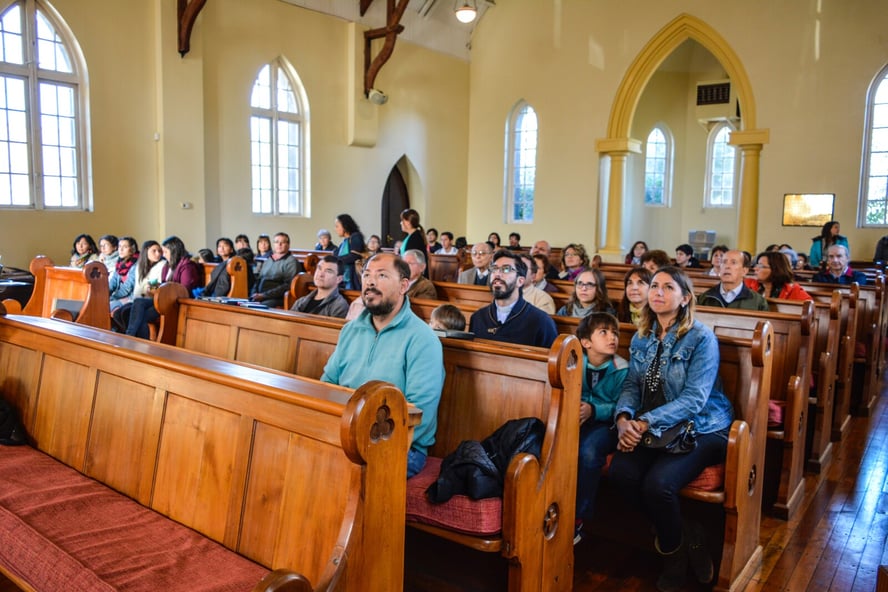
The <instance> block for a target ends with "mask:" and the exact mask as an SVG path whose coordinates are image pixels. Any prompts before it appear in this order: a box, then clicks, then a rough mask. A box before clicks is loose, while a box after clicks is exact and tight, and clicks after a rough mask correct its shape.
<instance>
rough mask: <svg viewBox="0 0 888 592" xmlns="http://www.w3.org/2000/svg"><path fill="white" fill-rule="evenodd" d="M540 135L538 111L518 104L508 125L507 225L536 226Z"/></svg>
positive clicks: (522, 103) (510, 115)
mask: <svg viewBox="0 0 888 592" xmlns="http://www.w3.org/2000/svg"><path fill="white" fill-rule="evenodd" d="M537 133H538V128H537V116H536V111H534V110H533V107H531V106H530V105H528V104H527V103H526V102H525V101H519V102H518V104H517V105H515V107H514V108H513V109H512V112H511V113H510V114H509V120H508V121H507V122H506V167H505V168H506V182H505V187H506V195H505V205H506V222H510V223H521V222H526V223H530V222H533V197H534V191H535V187H536V153H537Z"/></svg>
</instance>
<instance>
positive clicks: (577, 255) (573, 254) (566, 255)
mask: <svg viewBox="0 0 888 592" xmlns="http://www.w3.org/2000/svg"><path fill="white" fill-rule="evenodd" d="M564 256H565V257H579V256H580V254H579V253H574V252H573V251H567V252H566V253H565V254H564Z"/></svg>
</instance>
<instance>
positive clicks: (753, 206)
mask: <svg viewBox="0 0 888 592" xmlns="http://www.w3.org/2000/svg"><path fill="white" fill-rule="evenodd" d="M688 39H693V40H694V41H696V42H697V43H699V44H700V45H702V46H703V47H705V48H706V49H707V50H709V52H710V53H712V55H714V56H715V57H716V58H717V59H718V61H719V62H720V63H721V65H722V66H723V67H724V69H725V71H726V72H727V74H728V77H729V78H730V79H731V84H732V85H734V88H735V89H736V91H737V98H738V100H739V102H740V110H741V112H742V118H741V122H740V126H741V131H739V132H734V133H733V134H731V143H732V144H733V145H735V146H738V147H739V148H740V158H741V167H740V168H741V170H740V182H739V191H738V194H739V196H740V204H739V211H738V214H739V215H738V227H737V245H738V247H739V248H741V249H746V250H749V251H754V250H755V239H756V236H755V235H756V232H755V226H756V219H757V216H758V182H759V153H760V152H761V149H762V145H763V144H767V143H768V139H769V133H768V132H769V130H759V129H756V106H755V99H754V98H753V96H752V85H751V84H750V82H749V77H748V76H747V74H746V70H745V68H744V67H743V63H742V62H741V61H740V59H739V58H738V57H737V54H735V53H734V51H733V50H732V49H731V47H730V46H729V45H728V43H727V42H726V41H725V40H724V38H722V36H721V35H719V34H718V33H717V32H716V31H715V29H713V28H712V27H710V26H709V25H707V24H706V23H704V22H703V21H701V20H700V19H698V18H696V17H693V16H691V15H689V14H681V15H679V16H678V17H676V18H675V19H674V20H673V21H672V22H670V23H669V24H667V25H666V26H665V27H663V28H662V29H661V30H660V31H659V32H658V33H657V34H656V35H654V37H653V38H652V39H651V40H650V41H649V42H648V44H647V45H646V46H645V47H644V49H642V51H641V53H639V54H638V57H636V58H635V60H634V61H633V62H632V65H631V66H630V67H629V69H628V70H627V71H626V74H625V76H624V77H623V81H622V82H621V83H620V87H619V89H618V90H617V94H616V97H615V100H614V104H613V108H612V109H611V114H610V120H609V121H608V126H607V138H604V139H601V140H599V141H598V145H597V146H598V151H599V152H600V153H601V154H602V156H608V157H610V158H611V162H612V165H617V166H616V168H614V167H613V166H612V167H611V178H610V179H609V181H608V183H607V187H608V189H607V199H606V200H602V202H601V203H602V204H606V205H603V206H602V208H601V212H600V213H601V215H602V218H603V219H606V220H607V223H606V232H605V240H604V244H603V249H602V251H603V252H605V253H608V254H610V253H611V252H613V253H615V254H619V253H622V251H623V247H624V245H623V244H622V243H623V241H622V236H621V227H622V223H621V222H622V220H621V218H622V209H623V208H622V205H623V197H624V192H625V178H623V174H624V167H623V166H620V164H621V163H625V157H626V155H627V154H628V153H629V152H640V146H641V142H639V141H637V140H633V139H632V138H631V132H632V120H633V118H634V116H635V109H636V107H637V106H638V102H639V100H641V95H642V93H643V92H644V89H645V86H647V83H648V82H649V81H650V79H651V77H652V76H653V75H654V73H655V72H656V71H657V68H659V67H660V64H662V63H663V60H665V59H666V58H667V57H669V55H670V54H671V53H672V52H673V51H675V49H676V48H677V47H678V46H679V45H681V44H682V43H684V42H685V41H687V40H688Z"/></svg>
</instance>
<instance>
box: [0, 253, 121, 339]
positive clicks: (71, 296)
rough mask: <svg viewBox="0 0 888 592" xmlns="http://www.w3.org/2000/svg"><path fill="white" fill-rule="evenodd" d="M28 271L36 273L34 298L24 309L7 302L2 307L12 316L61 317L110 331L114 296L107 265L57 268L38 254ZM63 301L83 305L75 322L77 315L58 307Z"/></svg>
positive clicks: (97, 263) (32, 295)
mask: <svg viewBox="0 0 888 592" xmlns="http://www.w3.org/2000/svg"><path fill="white" fill-rule="evenodd" d="M29 270H30V271H31V273H32V274H34V292H33V293H32V294H31V299H30V300H28V304H26V305H25V306H24V308H22V307H21V305H19V303H18V302H16V301H15V300H11V299H9V300H4V301H3V306H4V307H5V308H6V310H7V311H9V313H10V314H25V315H28V316H39V317H47V318H49V317H58V318H61V319H64V320H69V321H70V320H74V322H76V323H78V324H81V325H89V326H91V327H98V328H100V329H110V328H111V308H110V298H111V296H110V293H109V291H108V269H107V268H106V267H105V264H104V263H100V262H98V261H90V262H89V263H87V264H86V265H85V266H84V267H83V269H78V268H76V267H55V266H54V265H53V262H52V260H51V259H50V258H49V257H44V256H42V255H38V256H37V257H35V258H34V259H33V260H32V261H31V264H30V266H29ZM60 300H70V301H76V302H79V303H82V304H81V305H80V311H79V312H78V314H77V315H76V317H77V318H76V319H74V316H75V314H74V312H72V311H69V310H65V309H64V308H59V307H58V303H59V301H60Z"/></svg>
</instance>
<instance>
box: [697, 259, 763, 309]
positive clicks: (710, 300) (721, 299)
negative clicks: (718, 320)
mask: <svg viewBox="0 0 888 592" xmlns="http://www.w3.org/2000/svg"><path fill="white" fill-rule="evenodd" d="M747 273H749V263H748V261H747V259H746V255H744V254H743V251H737V250H734V251H728V252H727V253H725V256H724V257H722V264H721V281H720V282H719V283H718V285H717V286H713V287H711V288H709V289H708V290H706V291H705V292H703V293H702V294H700V295H699V296H698V297H697V304H699V305H701V306H718V307H721V308H739V309H741V310H763V311H767V310H769V309H768V302H767V301H766V300H765V299H764V297H763V296H762V295H761V294H759V293H758V292H753V291H752V290H750V289H749V288H747V287H746V285H745V284H744V283H743V278H744V277H745V276H746V274H747Z"/></svg>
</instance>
